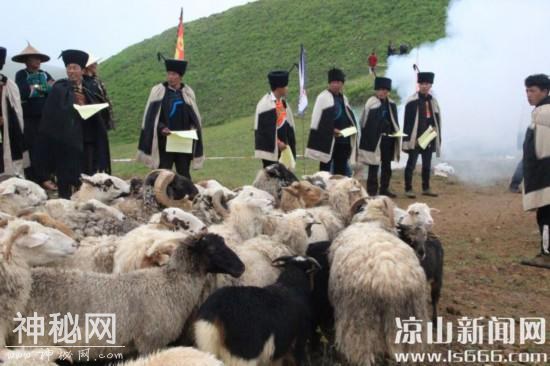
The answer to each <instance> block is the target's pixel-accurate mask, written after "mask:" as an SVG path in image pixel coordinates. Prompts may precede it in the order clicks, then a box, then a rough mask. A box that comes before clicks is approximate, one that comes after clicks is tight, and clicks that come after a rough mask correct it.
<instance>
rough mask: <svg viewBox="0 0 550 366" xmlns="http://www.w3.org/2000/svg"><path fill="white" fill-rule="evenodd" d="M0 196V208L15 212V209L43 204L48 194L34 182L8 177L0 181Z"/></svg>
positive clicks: (11, 212)
mask: <svg viewBox="0 0 550 366" xmlns="http://www.w3.org/2000/svg"><path fill="white" fill-rule="evenodd" d="M0 198H1V199H2V202H1V203H2V205H1V206H0V210H2V211H5V212H7V211H10V212H7V213H10V214H15V211H18V210H21V209H24V208H27V207H34V206H38V205H41V204H43V203H44V202H45V201H46V200H47V199H48V195H47V194H46V191H44V190H43V189H42V188H41V187H40V186H39V185H38V184H36V183H34V182H31V181H28V180H24V179H20V178H9V179H6V180H5V181H3V182H1V183H0ZM4 206H6V207H4ZM14 210H15V211H14Z"/></svg>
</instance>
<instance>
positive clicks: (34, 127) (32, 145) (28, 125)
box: [24, 117, 48, 184]
mask: <svg viewBox="0 0 550 366" xmlns="http://www.w3.org/2000/svg"><path fill="white" fill-rule="evenodd" d="M39 124H40V117H26V118H25V132H24V139H25V146H26V147H27V150H28V152H29V158H30V162H31V166H29V167H28V168H26V169H25V178H27V179H28V180H31V181H33V182H35V183H38V184H41V183H42V182H41V181H40V174H39V173H38V172H37V171H36V169H35V167H36V166H37V165H38V164H40V161H39V156H40V154H43V153H46V154H47V153H48V152H47V151H44V149H43V148H42V146H40V144H41V142H40V139H39V138H38V127H39Z"/></svg>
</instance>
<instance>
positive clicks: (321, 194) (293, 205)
mask: <svg viewBox="0 0 550 366" xmlns="http://www.w3.org/2000/svg"><path fill="white" fill-rule="evenodd" d="M327 199H328V194H327V192H325V190H323V189H322V188H319V187H318V186H316V185H313V184H311V183H310V182H308V181H304V180H302V181H299V182H294V183H292V184H291V185H290V186H288V187H284V188H283V193H282V196H281V206H280V207H281V210H283V211H284V212H288V211H292V210H295V209H297V208H309V207H314V206H317V205H319V204H320V203H322V202H323V201H326V200H327Z"/></svg>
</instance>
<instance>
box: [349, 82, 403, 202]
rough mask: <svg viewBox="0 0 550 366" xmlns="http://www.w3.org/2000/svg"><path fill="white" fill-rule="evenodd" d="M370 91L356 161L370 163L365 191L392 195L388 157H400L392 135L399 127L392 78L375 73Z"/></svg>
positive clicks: (397, 144)
mask: <svg viewBox="0 0 550 366" xmlns="http://www.w3.org/2000/svg"><path fill="white" fill-rule="evenodd" d="M374 90H375V93H376V95H373V96H372V97H370V98H369V99H368V100H367V103H366V104H365V108H364V109H363V113H362V114H361V120H360V123H359V125H360V126H361V140H360V142H359V154H358V161H359V162H360V163H362V164H366V165H368V167H369V173H368V178H367V193H368V194H369V196H376V195H378V194H380V195H384V196H388V197H391V198H395V197H396V195H395V194H394V193H392V192H391V191H390V179H391V161H392V160H395V161H399V150H400V147H399V144H400V138H399V137H391V136H392V135H393V134H395V133H396V132H397V131H399V122H398V120H397V106H396V104H395V103H394V101H393V100H391V99H390V98H389V97H388V96H389V93H390V91H391V79H388V78H384V77H376V79H374ZM380 165H381V166H382V169H381V176H380V192H378V167H379V166H380Z"/></svg>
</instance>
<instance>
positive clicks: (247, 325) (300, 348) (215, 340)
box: [194, 256, 319, 365]
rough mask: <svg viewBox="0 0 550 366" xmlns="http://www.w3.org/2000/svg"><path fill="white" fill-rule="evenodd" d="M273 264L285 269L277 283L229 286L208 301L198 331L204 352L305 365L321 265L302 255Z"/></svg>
mask: <svg viewBox="0 0 550 366" xmlns="http://www.w3.org/2000/svg"><path fill="white" fill-rule="evenodd" d="M273 264H274V265H275V266H278V267H284V270H283V271H282V272H281V274H280V275H279V278H278V279H277V281H276V282H275V283H274V284H272V285H270V286H267V287H263V288H260V287H226V288H222V289H220V290H218V291H216V292H215V293H214V294H212V295H211V296H210V297H209V298H208V299H207V300H206V302H205V303H204V304H203V305H202V306H201V307H200V309H199V312H198V320H197V322H196V323H195V329H194V332H195V341H196V343H197V346H198V348H199V349H201V350H203V351H206V352H210V353H213V354H214V355H215V356H217V357H218V358H220V359H221V360H222V361H224V362H226V363H229V360H232V364H238V363H236V362H239V361H241V362H242V363H243V364H246V363H247V362H251V361H256V362H259V363H260V364H262V363H267V362H271V361H278V360H289V361H290V362H294V364H295V365H301V364H302V363H303V360H304V356H305V346H306V343H307V340H308V338H309V334H310V332H309V330H310V327H311V309H310V307H311V304H310V295H311V282H310V277H309V274H311V273H312V272H313V271H315V270H316V269H318V268H319V264H318V263H317V262H316V261H315V260H313V259H311V258H306V257H301V256H298V257H281V258H278V259H276V260H275V261H273Z"/></svg>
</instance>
